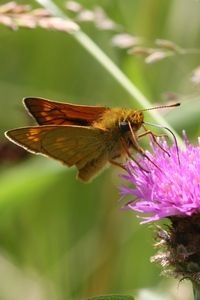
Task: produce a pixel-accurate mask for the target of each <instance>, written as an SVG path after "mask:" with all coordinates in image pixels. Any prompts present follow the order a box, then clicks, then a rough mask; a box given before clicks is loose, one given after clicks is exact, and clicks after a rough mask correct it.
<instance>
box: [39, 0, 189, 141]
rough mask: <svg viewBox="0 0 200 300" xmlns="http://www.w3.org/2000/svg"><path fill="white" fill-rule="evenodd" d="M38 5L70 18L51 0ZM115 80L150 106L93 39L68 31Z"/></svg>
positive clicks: (160, 120) (153, 113) (154, 113)
mask: <svg viewBox="0 0 200 300" xmlns="http://www.w3.org/2000/svg"><path fill="white" fill-rule="evenodd" d="M35 1H36V2H38V3H39V4H40V5H42V6H43V7H45V8H46V9H47V10H49V11H50V12H51V13H52V14H53V15H54V16H56V17H60V18H63V19H67V20H70V19H69V18H68V17H67V16H66V15H65V14H64V13H63V12H62V10H60V9H59V7H58V6H57V5H56V4H55V3H54V2H53V1H52V0H35ZM70 34H71V35H73V37H74V38H75V39H76V40H77V42H79V43H80V44H81V45H82V46H83V47H84V48H85V49H86V50H87V51H88V52H89V53H90V54H91V55H92V56H93V57H94V58H95V59H96V60H97V61H98V62H99V63H100V64H101V65H102V66H103V67H104V68H105V69H106V70H107V71H108V72H109V73H110V74H111V75H112V76H113V77H114V78H115V79H116V80H117V81H118V83H119V84H120V85H121V86H122V87H123V88H124V89H125V90H126V91H127V92H128V93H129V94H130V95H131V96H132V97H133V98H134V99H135V101H136V102H138V103H139V104H140V105H141V106H142V107H143V108H149V107H151V103H150V102H149V101H148V99H147V98H146V97H145V96H144V95H143V94H142V93H141V91H140V90H139V89H138V88H137V87H136V86H135V85H134V84H133V83H132V82H131V81H130V80H129V78H128V77H127V76H126V75H125V74H124V73H123V72H122V71H121V70H120V69H119V68H118V67H117V66H116V65H115V64H114V63H113V61H112V60H111V59H110V58H109V57H108V56H107V55H106V54H105V53H104V52H103V51H102V50H101V49H100V48H99V47H98V46H97V44H95V43H94V42H93V40H92V39H91V38H90V37H89V36H88V35H86V34H85V33H84V32H83V31H81V29H80V28H79V27H78V26H77V30H74V31H73V32H71V33H70ZM149 114H150V115H151V116H152V118H153V119H154V120H155V121H156V123H158V124H160V125H161V124H162V126H164V127H168V128H169V129H170V130H172V131H174V130H173V128H171V126H170V125H169V124H168V123H167V122H166V121H165V119H164V118H163V117H162V116H161V115H160V114H159V113H158V112H157V111H156V110H151V111H149ZM176 137H177V141H178V143H179V144H180V145H182V144H183V142H182V139H181V138H180V137H179V136H177V135H176Z"/></svg>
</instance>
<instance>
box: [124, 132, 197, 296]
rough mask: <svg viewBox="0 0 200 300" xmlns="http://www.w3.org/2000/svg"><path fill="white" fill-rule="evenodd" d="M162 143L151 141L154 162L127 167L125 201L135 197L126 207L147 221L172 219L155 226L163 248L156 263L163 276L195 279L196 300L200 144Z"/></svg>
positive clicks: (151, 155) (158, 241) (163, 141)
mask: <svg viewBox="0 0 200 300" xmlns="http://www.w3.org/2000/svg"><path fill="white" fill-rule="evenodd" d="M158 142H159V145H160V146H158V145H156V144H155V143H152V145H151V147H152V153H147V156H148V158H149V159H148V158H146V157H144V158H140V159H139V161H138V164H137V163H135V162H134V161H129V162H128V163H127V174H126V175H123V177H124V179H125V180H126V181H127V182H128V186H123V187H121V188H120V191H121V194H122V197H123V198H124V197H126V196H129V197H131V200H130V201H129V202H128V203H127V204H126V205H125V206H126V207H127V208H128V209H130V210H133V211H136V212H139V213H140V216H141V217H142V218H143V223H145V222H150V221H155V220H159V219H163V218H167V219H168V220H169V221H170V224H168V225H167V226H165V228H162V227H158V226H157V227H156V244H155V246H156V247H157V248H158V249H159V250H158V253H157V254H156V255H155V256H154V257H152V259H151V260H152V261H154V262H157V263H159V264H160V265H161V266H162V267H163V273H164V274H167V275H171V276H173V277H176V278H181V279H190V280H191V282H192V283H193V288H194V294H195V299H200V145H196V146H195V145H192V144H191V143H189V141H188V139H187V137H186V135H185V134H184V142H185V147H183V149H179V148H177V146H176V144H175V143H174V145H172V146H169V145H168V143H167V141H166V140H165V139H161V140H160V141H158ZM145 170H146V171H145ZM144 214H145V216H144ZM196 295H197V296H198V297H199V298H197V297H196Z"/></svg>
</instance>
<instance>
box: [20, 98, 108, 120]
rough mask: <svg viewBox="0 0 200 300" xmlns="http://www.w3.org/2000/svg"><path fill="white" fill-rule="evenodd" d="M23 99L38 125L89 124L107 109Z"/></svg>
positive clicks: (37, 99)
mask: <svg viewBox="0 0 200 300" xmlns="http://www.w3.org/2000/svg"><path fill="white" fill-rule="evenodd" d="M23 101H24V105H25V107H26V108H27V109H28V111H29V113H30V114H31V115H32V116H33V117H34V119H35V120H36V122H37V123H38V124H39V125H80V126H90V125H91V124H92V123H93V122H94V121H95V120H97V119H98V118H99V117H101V115H102V114H103V113H104V112H105V110H106V109H107V108H106V107H102V106H86V105H75V104H70V103H60V102H54V101H49V100H47V99H43V98H25V99H24V100H23Z"/></svg>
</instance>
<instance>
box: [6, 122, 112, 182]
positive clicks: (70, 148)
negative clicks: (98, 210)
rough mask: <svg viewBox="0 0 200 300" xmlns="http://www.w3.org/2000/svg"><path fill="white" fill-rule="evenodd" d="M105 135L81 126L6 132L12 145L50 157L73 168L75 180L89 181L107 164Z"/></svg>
mask: <svg viewBox="0 0 200 300" xmlns="http://www.w3.org/2000/svg"><path fill="white" fill-rule="evenodd" d="M105 134H106V132H105V131H103V130H101V129H97V128H93V127H82V126H67V125H64V126H50V125H49V126H48V125H47V126H38V127H24V128H18V129H14V130H10V131H7V132H6V136H7V137H8V138H9V139H10V140H11V141H12V142H14V143H16V144H18V145H19V146H21V147H23V148H25V149H27V150H28V151H30V152H33V153H38V154H42V155H45V156H49V157H53V158H55V159H57V160H59V161H61V162H63V163H64V164H66V165H67V166H69V167H71V166H73V165H75V166H76V167H77V169H78V177H79V178H80V179H82V180H83V181H89V180H90V179H91V178H92V177H94V176H95V175H96V174H97V173H98V172H99V171H100V170H101V169H102V168H103V167H104V166H105V165H106V163H107V162H108V159H109V152H108V148H107V144H106V143H105Z"/></svg>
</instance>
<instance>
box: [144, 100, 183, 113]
mask: <svg viewBox="0 0 200 300" xmlns="http://www.w3.org/2000/svg"><path fill="white" fill-rule="evenodd" d="M180 105H181V103H180V102H177V103H173V104H167V105H160V106H155V107H150V108H145V109H141V111H148V110H153V109H161V108H171V107H177V106H180Z"/></svg>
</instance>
